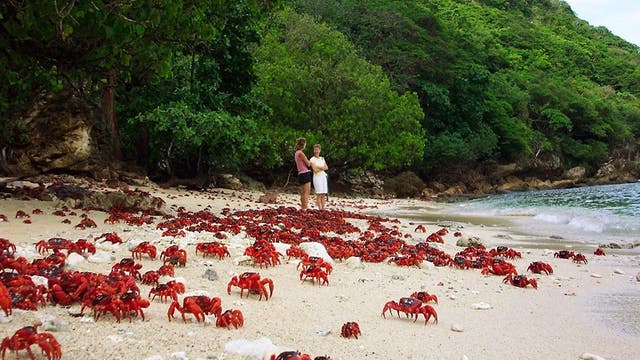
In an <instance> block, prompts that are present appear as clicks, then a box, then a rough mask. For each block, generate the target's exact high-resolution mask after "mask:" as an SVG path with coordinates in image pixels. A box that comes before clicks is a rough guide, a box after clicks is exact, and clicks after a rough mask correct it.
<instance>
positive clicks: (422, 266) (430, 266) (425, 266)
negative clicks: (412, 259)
mask: <svg viewBox="0 0 640 360" xmlns="http://www.w3.org/2000/svg"><path fill="white" fill-rule="evenodd" d="M418 267H419V268H420V269H424V270H433V269H435V268H436V266H435V265H433V263H432V262H431V261H427V260H424V261H421V262H420V263H419V264H418Z"/></svg>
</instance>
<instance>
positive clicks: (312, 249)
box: [299, 241, 336, 266]
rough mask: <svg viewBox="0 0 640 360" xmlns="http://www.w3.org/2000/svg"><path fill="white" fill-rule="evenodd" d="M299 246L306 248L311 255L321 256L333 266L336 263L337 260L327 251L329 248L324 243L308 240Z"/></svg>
mask: <svg viewBox="0 0 640 360" xmlns="http://www.w3.org/2000/svg"><path fill="white" fill-rule="evenodd" d="M299 246H300V248H301V249H302V250H304V251H305V252H306V253H307V254H309V256H317V257H320V258H322V260H324V261H326V262H328V263H329V264H331V265H332V266H333V265H335V264H336V262H335V261H333V259H332V258H331V256H329V253H327V249H326V248H325V247H324V245H322V244H321V243H319V242H315V241H308V242H303V243H300V245H299Z"/></svg>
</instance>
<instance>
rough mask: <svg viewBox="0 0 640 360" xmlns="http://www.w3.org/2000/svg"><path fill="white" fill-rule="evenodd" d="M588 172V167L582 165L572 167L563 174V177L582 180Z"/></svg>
mask: <svg viewBox="0 0 640 360" xmlns="http://www.w3.org/2000/svg"><path fill="white" fill-rule="evenodd" d="M586 174H587V169H585V168H584V167H582V166H576V167H572V168H571V169H569V170H567V171H565V172H564V173H563V174H562V177H563V178H565V179H570V180H581V179H582V178H584V177H585V175H586Z"/></svg>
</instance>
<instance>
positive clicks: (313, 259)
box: [296, 256, 333, 275]
mask: <svg viewBox="0 0 640 360" xmlns="http://www.w3.org/2000/svg"><path fill="white" fill-rule="evenodd" d="M307 266H318V267H321V268H322V269H324V271H325V272H326V273H327V275H329V274H331V271H332V270H333V267H332V266H331V264H329V263H328V262H327V261H324V259H323V258H321V257H318V256H308V257H303V258H302V260H301V261H300V262H299V263H298V266H296V269H299V268H300V267H303V268H304V267H307Z"/></svg>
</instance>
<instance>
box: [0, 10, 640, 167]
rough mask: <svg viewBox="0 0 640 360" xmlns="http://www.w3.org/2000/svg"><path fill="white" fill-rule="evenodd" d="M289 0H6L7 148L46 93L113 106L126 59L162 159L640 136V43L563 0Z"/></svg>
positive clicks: (127, 137) (144, 139)
mask: <svg viewBox="0 0 640 360" xmlns="http://www.w3.org/2000/svg"><path fill="white" fill-rule="evenodd" d="M284 3H285V2H282V1H258V0H199V1H176V0H141V1H129V0H109V1H107V0H94V1H90V2H87V1H72V0H62V1H49V0H34V1H5V2H0V19H2V22H1V23H0V46H1V47H2V49H3V51H2V52H0V66H1V67H2V69H3V71H2V72H0V118H2V119H3V121H2V122H0V130H1V132H0V145H5V144H8V145H20V144H23V143H24V142H25V141H26V139H25V137H24V124H21V123H20V122H18V121H16V119H18V118H19V116H20V115H21V114H24V112H25V111H26V110H27V109H28V107H29V106H30V104H31V102H33V101H34V99H36V97H37V95H38V94H41V93H43V92H44V91H59V90H61V89H62V88H65V87H66V88H68V87H72V88H74V89H76V90H77V91H76V93H78V94H81V95H83V96H85V97H87V98H88V99H90V100H91V101H93V102H95V103H99V102H100V100H101V98H100V96H101V91H102V89H103V86H104V84H105V73H106V71H107V70H109V69H116V70H117V72H118V83H117V88H116V102H117V104H116V111H117V118H118V119H119V120H120V122H121V124H120V125H121V132H120V133H121V136H122V140H123V145H124V149H125V154H127V155H128V159H135V160H137V161H139V162H141V163H145V164H147V165H148V167H149V169H150V170H152V171H153V170H155V169H156V168H157V167H158V164H164V166H165V170H167V171H170V172H172V173H180V172H181V173H184V174H196V173H203V172H206V171H207V170H208V168H209V167H215V168H230V169H238V168H243V169H255V170H257V171H265V170H267V169H272V168H274V167H279V166H282V164H283V163H284V164H290V160H289V159H290V157H291V153H292V142H293V140H294V139H295V138H296V137H298V136H305V137H307V139H308V140H309V142H310V143H316V142H319V143H322V145H323V149H324V152H325V155H326V156H327V157H328V158H330V159H331V163H332V164H335V165H332V167H334V168H335V167H336V166H349V167H364V168H370V169H376V170H388V171H395V170H405V169H411V170H414V171H415V172H417V173H424V172H429V170H432V169H435V168H440V167H442V166H446V165H447V163H448V162H456V163H461V164H469V165H471V166H473V165H474V164H476V163H478V162H484V161H489V162H505V161H516V160H518V159H521V158H526V157H539V156H543V155H553V156H558V157H559V158H561V159H562V160H563V161H564V163H565V165H566V166H572V165H575V164H581V165H584V166H591V167H595V166H597V165H598V163H599V162H601V161H603V160H605V159H607V157H611V156H613V155H615V154H618V153H620V151H619V149H630V148H632V147H633V146H637V144H638V138H639V137H640V99H639V98H640V49H639V48H638V47H637V46H635V45H632V44H629V43H627V42H625V41H623V40H622V39H620V38H618V37H616V36H615V35H613V34H611V33H610V32H609V31H608V30H607V29H605V28H602V27H596V28H594V27H592V26H590V25H589V24H588V23H587V22H586V21H584V20H580V19H578V18H576V17H575V14H574V13H573V12H572V11H571V8H570V6H569V5H568V4H567V3H565V2H563V1H555V0H478V1H461V0H437V1H436V0H417V1H397V0H391V1H389V0H366V1H362V0H296V1H292V2H287V3H289V4H291V5H292V6H293V8H294V9H295V10H293V9H287V8H285V9H284V10H282V5H283V4H284ZM261 40H262V43H260V41H261ZM625 151H627V150H625ZM285 166H286V165H285Z"/></svg>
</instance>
